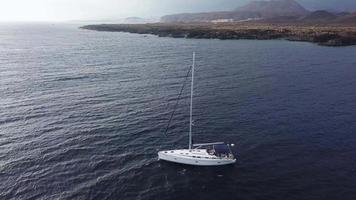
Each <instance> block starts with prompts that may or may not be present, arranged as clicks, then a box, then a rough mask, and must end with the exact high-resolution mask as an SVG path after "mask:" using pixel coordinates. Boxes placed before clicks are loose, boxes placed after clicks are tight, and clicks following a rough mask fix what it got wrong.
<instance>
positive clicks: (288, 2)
mask: <svg viewBox="0 0 356 200" xmlns="http://www.w3.org/2000/svg"><path fill="white" fill-rule="evenodd" d="M236 11H238V12H241V11H243V12H254V13H259V14H260V16H261V17H263V18H270V17H277V16H304V15H307V14H308V13H309V11H308V10H306V9H305V8H304V7H303V6H301V5H300V4H299V3H298V2H296V1H295V0H271V1H252V2H250V3H248V4H247V5H245V6H242V7H240V8H237V9H236Z"/></svg>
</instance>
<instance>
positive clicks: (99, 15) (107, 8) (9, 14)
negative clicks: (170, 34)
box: [0, 0, 356, 21]
mask: <svg viewBox="0 0 356 200" xmlns="http://www.w3.org/2000/svg"><path fill="white" fill-rule="evenodd" d="M248 1H251V0H0V21H66V20H102V19H119V18H123V17H130V16H138V17H160V16H162V15H165V14H172V13H178V12H203V11H214V10H232V9H234V8H235V7H237V6H240V5H243V4H245V3H246V2H248ZM298 1H299V2H300V3H301V4H302V5H304V6H305V7H306V8H308V9H313V10H315V9H334V10H342V9H344V10H349V11H351V10H356V0H298Z"/></svg>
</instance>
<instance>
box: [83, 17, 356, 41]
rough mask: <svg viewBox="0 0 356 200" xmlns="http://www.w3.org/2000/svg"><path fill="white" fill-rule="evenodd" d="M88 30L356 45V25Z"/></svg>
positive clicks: (199, 25)
mask: <svg viewBox="0 0 356 200" xmlns="http://www.w3.org/2000/svg"><path fill="white" fill-rule="evenodd" d="M82 28H84V29H88V30H96V31H111V32H129V33H139V34H153V35H158V36H160V37H174V38H196V39H199V38H204V39H211V38H216V39H257V40H271V39H286V40H292V41H307V42H312V43H317V44H319V45H324V46H347V45H356V27H355V26H354V27H349V26H325V25H323V26H316V25H308V24H299V25H288V24H266V23H264V24H260V23H252V22H245V23H218V24H214V23H176V24H169V23H156V24H102V25H89V26H84V27H82Z"/></svg>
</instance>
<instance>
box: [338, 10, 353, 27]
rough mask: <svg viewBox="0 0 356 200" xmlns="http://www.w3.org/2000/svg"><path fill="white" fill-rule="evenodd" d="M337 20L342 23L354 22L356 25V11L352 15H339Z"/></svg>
mask: <svg viewBox="0 0 356 200" xmlns="http://www.w3.org/2000/svg"><path fill="white" fill-rule="evenodd" d="M336 21H337V22H338V23H342V24H354V25H356V12H354V13H352V14H350V15H346V16H342V17H339V18H338V19H337V20H336Z"/></svg>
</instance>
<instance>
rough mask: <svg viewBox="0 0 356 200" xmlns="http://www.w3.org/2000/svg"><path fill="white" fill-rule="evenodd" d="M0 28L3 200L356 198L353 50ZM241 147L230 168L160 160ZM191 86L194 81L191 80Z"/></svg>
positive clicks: (56, 27) (59, 27) (68, 27)
mask: <svg viewBox="0 0 356 200" xmlns="http://www.w3.org/2000/svg"><path fill="white" fill-rule="evenodd" d="M79 26H80V25H74V24H1V25H0V183H1V184H0V199H4V200H5V199H6V200H15V199H21V200H29V199H51V200H53V199H83V200H84V199H85V200H88V199H98V200H104V199H119V200H121V199H124V200H130V199H141V200H148V199H152V200H156V199H159V200H175V199H177V200H178V199H182V200H183V199H184V200H190V199H194V200H197V199H204V200H210V199H212V200H213V199H214V200H216V199H220V200H222V199H238V200H250V199H251V200H260V199H261V200H262V199H263V200H264V199H266V200H272V199H273V200H279V199H280V200H286V199H288V200H289V199H295V200H301V199H308V200H310V199H318V200H319V199H320V200H326V199H333V200H334V199H343V200H354V199H356V146H355V144H356V90H355V88H356V47H355V46H351V47H322V46H318V45H315V44H311V43H305V42H289V41H283V40H269V41H257V40H206V39H173V38H160V37H156V36H152V35H138V34H129V33H118V32H96V31H89V30H82V29H79ZM193 51H195V52H196V54H197V63H196V64H197V65H196V71H195V76H196V78H195V83H196V85H195V88H194V89H195V90H194V92H195V96H194V109H193V110H194V116H193V118H194V127H193V139H194V141H195V142H199V143H202V142H218V141H225V142H229V143H234V144H235V147H234V148H233V151H234V153H235V155H236V156H237V158H238V161H237V163H236V164H235V165H232V166H225V167H192V166H185V165H179V164H173V163H167V162H164V161H158V160H157V151H159V150H167V149H177V148H187V146H188V131H189V95H190V94H189V92H190V91H189V87H187V88H186V90H184V92H183V96H182V99H181V101H180V102H179V105H178V109H177V112H176V115H175V116H174V118H173V121H172V124H171V127H170V129H169V131H168V134H167V135H164V130H165V128H166V126H167V123H168V119H169V117H170V114H171V112H172V110H173V107H174V104H175V102H176V100H177V95H178V93H179V90H180V88H181V86H182V84H183V81H184V78H185V75H186V73H187V71H188V69H189V67H190V65H191V60H192V52H193ZM188 84H189V83H188Z"/></svg>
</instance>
